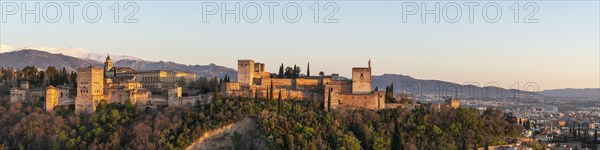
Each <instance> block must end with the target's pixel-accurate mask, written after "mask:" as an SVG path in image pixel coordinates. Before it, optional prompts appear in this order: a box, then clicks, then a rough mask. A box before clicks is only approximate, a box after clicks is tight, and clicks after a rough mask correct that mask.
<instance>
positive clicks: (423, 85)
mask: <svg viewBox="0 0 600 150" xmlns="http://www.w3.org/2000/svg"><path fill="white" fill-rule="evenodd" d="M71 54H77V52H72V53H71ZM79 56H80V57H73V56H67V55H65V54H62V53H61V54H54V53H50V52H45V51H38V50H30V49H27V50H18V51H11V52H5V53H0V66H1V67H5V68H6V67H13V68H14V69H20V68H24V67H25V66H36V67H38V68H40V69H46V68H47V67H48V66H55V67H58V68H62V67H65V68H66V69H67V70H75V69H77V68H80V67H86V66H98V67H102V65H103V63H102V62H103V61H104V59H105V56H102V57H104V58H101V57H100V56H96V55H79ZM115 56H116V55H115ZM111 58H113V55H111ZM121 58H135V57H131V56H122V57H121ZM98 60H100V61H98ZM113 60H115V59H113ZM114 65H115V66H117V67H130V68H133V69H136V70H159V69H160V70H179V71H188V72H193V73H197V74H198V75H200V76H205V77H213V76H217V77H224V76H225V75H229V76H230V77H231V79H233V80H235V79H237V71H236V70H235V69H232V68H227V67H223V66H218V65H215V64H212V63H211V64H209V65H184V64H178V63H175V62H163V61H158V62H155V61H146V60H141V59H137V58H136V59H133V60H132V59H121V60H118V61H116V62H115V64H114ZM391 83H393V84H394V92H396V93H400V92H404V93H412V94H419V95H437V96H448V97H454V96H455V95H456V94H457V93H458V95H459V98H473V99H481V98H493V99H496V98H507V97H508V98H510V97H514V96H515V94H517V95H519V96H523V95H526V96H527V95H533V96H536V97H539V96H540V95H543V96H548V97H572V98H599V97H600V89H597V88H596V89H559V90H546V91H541V92H526V91H519V90H513V89H503V88H497V87H479V86H474V85H462V84H457V83H453V82H447V81H441V80H421V79H415V78H413V77H410V76H406V75H398V74H384V75H379V76H377V75H376V76H373V78H372V86H373V88H375V87H378V88H379V90H381V91H383V90H385V87H386V86H388V85H390V84H391ZM456 89H458V91H457V90H456ZM599 99H600V98H599Z"/></svg>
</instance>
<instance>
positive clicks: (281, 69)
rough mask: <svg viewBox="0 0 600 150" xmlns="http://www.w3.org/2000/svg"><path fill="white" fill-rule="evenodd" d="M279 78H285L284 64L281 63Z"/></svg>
mask: <svg viewBox="0 0 600 150" xmlns="http://www.w3.org/2000/svg"><path fill="white" fill-rule="evenodd" d="M279 78H283V63H281V66H280V67H279Z"/></svg>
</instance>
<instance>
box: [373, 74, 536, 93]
mask: <svg viewBox="0 0 600 150" xmlns="http://www.w3.org/2000/svg"><path fill="white" fill-rule="evenodd" d="M392 83H393V85H394V92H395V93H409V94H413V95H420V96H425V95H435V96H439V97H448V98H450V97H458V98H459V99H507V98H515V97H516V96H520V97H525V96H527V97H529V98H533V97H538V98H539V95H538V94H537V93H532V92H527V91H520V90H515V89H504V88H499V87H492V86H489V87H480V86H475V85H464V84H457V83H453V82H447V81H441V80H421V79H415V78H413V77H410V76H406V75H398V74H383V75H380V76H373V78H372V86H373V87H378V88H379V90H385V88H386V87H387V86H389V85H391V84H392ZM457 95H458V96H457Z"/></svg>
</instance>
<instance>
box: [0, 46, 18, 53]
mask: <svg viewBox="0 0 600 150" xmlns="http://www.w3.org/2000/svg"><path fill="white" fill-rule="evenodd" d="M16 49H17V48H15V47H12V46H8V45H4V44H0V53H4V52H10V51H15V50H16Z"/></svg>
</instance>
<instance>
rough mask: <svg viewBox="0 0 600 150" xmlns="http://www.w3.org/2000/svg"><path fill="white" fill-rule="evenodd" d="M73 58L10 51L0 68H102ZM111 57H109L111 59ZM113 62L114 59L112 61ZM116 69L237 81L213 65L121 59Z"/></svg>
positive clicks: (230, 71) (3, 55) (229, 71)
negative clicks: (191, 74) (189, 73)
mask: <svg viewBox="0 0 600 150" xmlns="http://www.w3.org/2000/svg"><path fill="white" fill-rule="evenodd" d="M87 56H89V55H86V56H85V57H80V58H75V57H72V56H67V55H63V54H53V53H50V52H45V51H38V50H19V51H11V52H6V53H0V66H1V67H13V68H14V69H19V68H24V67H25V66H35V67H38V68H40V69H46V68H47V67H48V66H55V67H58V68H62V67H65V68H66V69H67V70H76V69H77V68H80V67H86V66H97V67H102V66H103V62H104V59H106V56H103V57H104V58H102V59H101V61H96V60H93V59H90V57H87ZM112 58H113V55H111V59H112ZM122 58H135V57H130V56H123V57H122ZM113 60H114V59H113ZM114 65H115V66H117V67H130V68H133V69H135V70H159V69H162V70H178V71H188V72H193V73H196V74H198V75H200V76H206V77H213V76H217V77H224V76H225V75H229V76H230V77H231V78H232V79H237V72H236V71H235V70H234V69H231V68H227V67H223V66H217V65H215V64H209V65H184V64H177V63H174V62H163V61H159V62H153V61H145V60H141V59H136V60H130V59H122V60H118V61H116V62H115V64H114Z"/></svg>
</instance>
